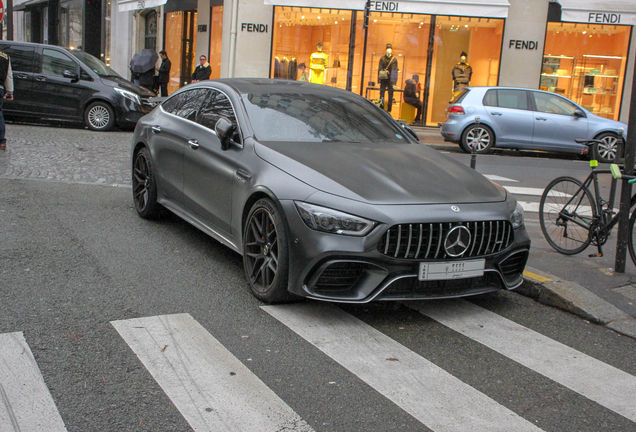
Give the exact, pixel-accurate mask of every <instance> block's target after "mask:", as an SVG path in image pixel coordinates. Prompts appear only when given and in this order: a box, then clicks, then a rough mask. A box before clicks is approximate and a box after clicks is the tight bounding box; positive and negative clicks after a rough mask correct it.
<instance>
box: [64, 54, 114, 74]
mask: <svg viewBox="0 0 636 432" xmlns="http://www.w3.org/2000/svg"><path fill="white" fill-rule="evenodd" d="M73 55H75V57H77V58H78V59H80V60H81V61H82V63H84V64H85V65H86V66H88V67H89V68H91V70H92V71H93V72H95V73H96V74H97V75H99V76H112V77H118V76H119V74H118V73H117V72H115V71H114V70H112V69H111V68H109V67H108V66H106V65H105V64H104V63H102V62H101V61H100V60H98V59H97V58H95V57H93V56H92V55H90V54H88V53H86V52H83V51H73Z"/></svg>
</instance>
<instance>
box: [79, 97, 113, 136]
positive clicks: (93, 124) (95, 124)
mask: <svg viewBox="0 0 636 432" xmlns="http://www.w3.org/2000/svg"><path fill="white" fill-rule="evenodd" d="M84 123H85V124H86V126H87V127H88V128H89V129H91V130H94V131H109V130H111V129H112V128H113V126H114V125H115V112H114V111H113V109H112V108H111V106H110V105H108V104H107V103H106V102H93V103H92V104H90V105H89V106H88V108H86V111H85V112H84Z"/></svg>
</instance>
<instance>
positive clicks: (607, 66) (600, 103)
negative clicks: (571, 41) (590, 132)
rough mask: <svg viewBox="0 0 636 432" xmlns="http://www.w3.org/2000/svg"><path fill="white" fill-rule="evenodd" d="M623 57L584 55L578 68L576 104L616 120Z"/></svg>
mask: <svg viewBox="0 0 636 432" xmlns="http://www.w3.org/2000/svg"><path fill="white" fill-rule="evenodd" d="M622 63H623V58H622V57H616V56H601V55H584V56H583V62H582V64H581V66H580V67H579V68H578V73H579V79H578V80H577V81H578V89H577V95H576V96H577V97H576V102H578V103H579V104H580V105H582V106H583V107H584V108H585V109H587V110H588V111H590V112H593V113H594V114H596V115H599V116H601V117H605V118H610V119H615V117H616V110H617V102H618V101H617V90H618V82H619V73H620V71H621V70H622Z"/></svg>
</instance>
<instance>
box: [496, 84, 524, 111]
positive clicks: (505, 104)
mask: <svg viewBox="0 0 636 432" xmlns="http://www.w3.org/2000/svg"><path fill="white" fill-rule="evenodd" d="M497 106H498V107H500V108H512V109H521V110H527V109H528V95H527V94H526V91H525V90H508V89H505V90H504V89H500V90H497Z"/></svg>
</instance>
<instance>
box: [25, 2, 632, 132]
mask: <svg viewBox="0 0 636 432" xmlns="http://www.w3.org/2000/svg"><path fill="white" fill-rule="evenodd" d="M98 5H99V6H98ZM365 5H366V2H365V1H364V0H118V1H117V2H112V3H111V2H110V1H107V0H69V1H62V0H48V1H47V0H29V1H27V2H25V3H23V5H22V6H17V7H16V13H15V14H14V15H15V21H16V22H15V25H14V27H15V28H16V39H22V40H32V41H36V42H44V43H56V44H59V45H65V46H74V47H77V46H82V47H83V49H85V50H87V51H89V52H90V53H91V54H94V55H96V56H98V57H100V58H101V59H102V60H104V61H105V62H106V63H107V64H109V65H110V66H111V67H112V68H113V69H114V70H115V71H117V72H118V73H120V74H121V75H123V76H125V77H130V73H129V70H128V63H129V61H130V59H131V58H132V56H133V55H134V54H135V53H136V52H138V51H139V50H141V49H144V48H150V49H155V50H157V51H159V50H161V49H165V50H166V51H167V52H168V56H169V57H170V59H171V61H172V70H171V80H170V85H169V91H170V92H172V91H174V90H176V89H178V88H179V87H181V86H183V85H185V84H187V83H188V82H189V81H190V75H191V73H192V71H193V69H194V67H195V66H196V65H197V64H198V61H199V60H198V59H199V57H200V55H205V56H206V57H207V58H208V61H209V63H210V65H211V68H212V76H211V78H219V77H271V78H280V79H292V80H309V81H313V82H318V83H320V84H323V85H330V86H335V87H340V88H343V89H346V90H349V91H352V92H355V93H358V94H361V95H363V96H365V97H367V98H369V99H378V98H379V96H380V80H379V76H378V75H379V65H380V59H381V58H382V57H383V56H384V55H385V54H386V49H387V46H390V47H391V50H392V54H393V56H394V58H395V60H396V61H397V68H396V69H397V70H396V72H395V76H393V77H392V80H393V82H394V88H395V92H394V100H395V103H394V104H393V109H392V111H391V114H392V115H393V116H394V117H395V118H404V117H405V112H403V109H402V108H403V104H402V103H401V102H402V96H403V89H404V87H405V86H406V81H407V80H416V81H418V83H419V87H420V89H421V90H420V99H421V101H422V104H423V119H422V124H424V125H429V126H435V125H437V124H438V123H439V122H441V121H443V120H444V108H445V107H446V106H447V104H448V102H449V100H451V98H452V97H453V95H454V94H455V93H456V91H457V90H458V82H459V81H458V79H457V73H458V70H460V75H461V76H462V77H463V78H462V79H463V80H464V81H466V80H467V81H468V84H469V85H472V86H476V85H488V86H492V85H499V86H514V87H525V88H534V89H537V88H540V89H544V90H547V91H551V92H555V93H558V94H562V95H564V96H566V97H568V98H570V99H572V100H574V101H575V102H577V103H579V104H581V105H582V106H584V107H585V108H586V109H588V110H590V111H591V112H593V113H595V114H598V115H601V116H603V117H607V118H612V119H616V120H621V121H627V116H628V113H629V107H630V103H631V100H630V93H631V86H632V77H633V75H634V62H635V60H636V52H635V51H636V43H633V42H634V41H635V38H636V35H634V31H633V27H634V25H636V2H633V1H630V0H607V1H599V0H444V1H441V0H411V1H399V0H398V1H396V0H386V1H385V0H377V1H370V2H369V8H368V11H369V13H368V16H367V17H366V18H365ZM98 11H99V13H100V14H101V15H99V16H98ZM20 14H21V16H18V15H20ZM51 17H56V19H57V21H55V20H51ZM365 22H366V24H367V25H365ZM89 23H90V24H89ZM97 23H99V25H97ZM18 33H21V34H18ZM98 34H99V37H98V36H97V35H98ZM111 34H112V35H117V37H111ZM98 41H99V43H98ZM319 43H320V44H319ZM319 45H320V46H319ZM462 74H463V75H462ZM462 85H465V83H464V84H462ZM460 87H461V86H460ZM460 87H459V88H460Z"/></svg>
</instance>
